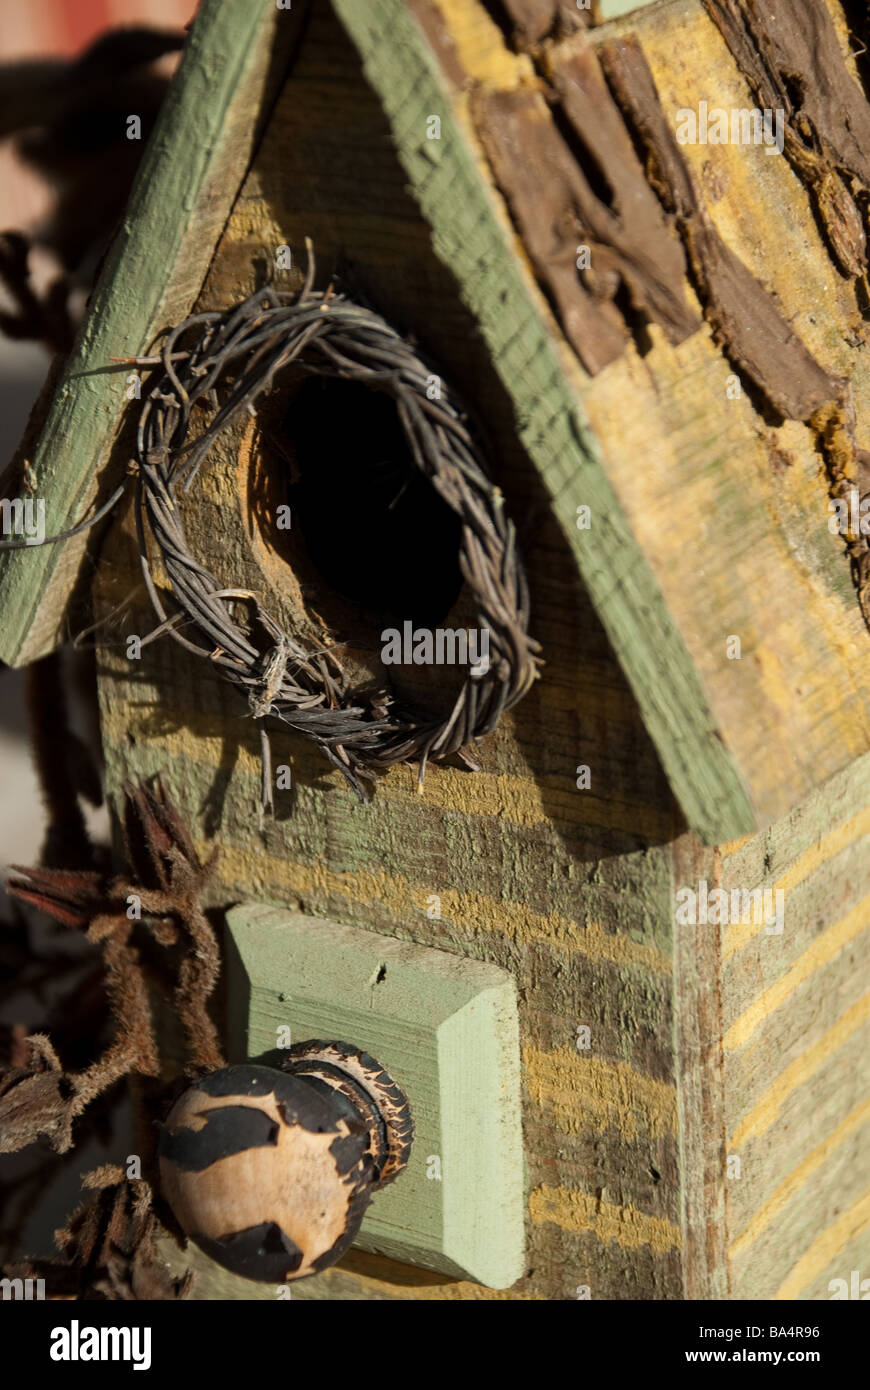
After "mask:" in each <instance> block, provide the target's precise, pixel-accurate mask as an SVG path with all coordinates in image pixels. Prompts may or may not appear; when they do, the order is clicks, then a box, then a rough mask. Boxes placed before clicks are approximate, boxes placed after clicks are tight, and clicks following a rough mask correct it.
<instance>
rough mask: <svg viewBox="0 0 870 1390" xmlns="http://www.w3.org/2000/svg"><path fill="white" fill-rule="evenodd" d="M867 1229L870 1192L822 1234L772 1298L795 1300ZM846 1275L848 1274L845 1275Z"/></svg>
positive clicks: (869, 1217) (869, 1215)
mask: <svg viewBox="0 0 870 1390" xmlns="http://www.w3.org/2000/svg"><path fill="white" fill-rule="evenodd" d="M868 1228H870V1191H867V1192H865V1194H864V1196H863V1197H861V1198H860V1199H859V1200H858V1201H857V1202H856V1203H855V1205H854V1206H853V1207H850V1208H849V1210H848V1211H844V1212H842V1213H841V1214H840V1216H838V1217H837V1220H836V1221H835V1222H834V1224H833V1225H832V1226H829V1227H828V1229H827V1230H826V1231H822V1233H821V1235H819V1236H817V1237H816V1239H815V1240H814V1241H813V1243H812V1245H811V1246H810V1248H809V1250H807V1252H806V1254H804V1255H802V1256H801V1258H800V1259H799V1260H798V1262H797V1264H796V1265H795V1266H794V1268H793V1269H792V1271H791V1273H790V1274H789V1276H788V1278H787V1279H786V1280H785V1282H784V1283H783V1284H781V1285H780V1287H779V1288H778V1289H777V1291H776V1293H775V1294H774V1295H773V1296H774V1298H775V1299H791V1298H797V1297H798V1295H799V1294H800V1293H801V1292H802V1290H803V1289H805V1288H806V1287H807V1285H808V1284H811V1283H812V1281H813V1279H814V1278H815V1277H816V1276H817V1275H818V1274H820V1273H821V1272H822V1270H823V1269H825V1268H826V1266H827V1265H829V1264H830V1263H831V1260H833V1259H835V1258H836V1257H837V1255H838V1254H839V1253H840V1251H841V1250H843V1249H844V1248H845V1247H846V1246H847V1245H849V1244H850V1243H851V1242H852V1241H853V1240H855V1239H856V1237H857V1236H860V1235H862V1234H863V1233H864V1231H866V1230H867V1229H868ZM846 1272H847V1273H848V1271H846Z"/></svg>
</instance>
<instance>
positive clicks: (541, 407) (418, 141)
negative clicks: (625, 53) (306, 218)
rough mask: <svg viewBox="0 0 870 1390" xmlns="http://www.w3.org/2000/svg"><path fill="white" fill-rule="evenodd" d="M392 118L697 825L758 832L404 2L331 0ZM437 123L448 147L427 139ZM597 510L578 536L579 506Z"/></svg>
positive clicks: (441, 250) (436, 240) (522, 431)
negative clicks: (431, 121) (431, 123)
mask: <svg viewBox="0 0 870 1390" xmlns="http://www.w3.org/2000/svg"><path fill="white" fill-rule="evenodd" d="M333 4H334V6H335V9H336V11H337V13H338V15H339V16H340V18H341V20H342V23H343V24H344V26H345V28H346V29H347V32H348V34H349V35H350V37H351V39H352V40H353V42H354V44H355V45H356V47H357V49H358V51H359V54H360V56H361V58H362V62H363V66H364V70H365V74H366V77H367V78H368V80H369V82H370V83H371V84H372V86H373V88H374V89H375V91H376V92H377V93H378V95H379V97H380V100H381V102H382V104H383V107H384V110H385V112H386V114H387V116H388V118H389V120H390V123H391V126H392V132H393V139H394V141H395V145H396V149H397V152H398V155H399V158H400V159H401V161H402V164H403V166H404V168H405V171H406V173H407V174H408V176H409V178H410V180H411V184H412V187H413V191H414V194H415V196H416V198H417V201H418V202H419V204H420V207H421V209H422V212H423V215H424V216H425V217H426V219H427V221H428V222H429V224H430V226H431V227H432V239H433V246H434V249H435V251H436V254H437V255H438V256H439V257H440V258H441V259H442V260H443V261H444V262H445V264H446V265H448V266H449V268H450V269H451V270H452V272H453V274H454V275H455V276H456V279H457V281H458V283H459V285H460V287H461V291H462V294H463V298H464V300H465V302H466V304H467V305H468V307H469V308H470V309H471V311H472V313H473V314H474V315H475V317H476V319H477V321H478V323H479V325H480V330H481V332H482V334H483V336H484V338H485V340H486V342H487V344H488V345H489V347H490V350H491V352H492V357H493V363H494V365H495V367H496V370H497V371H498V373H499V375H500V377H501V379H502V381H503V383H504V386H505V388H506V390H507V391H508V393H509V394H510V396H511V397H512V399H513V401H514V404H515V407H516V412H517V429H518V432H519V435H520V437H521V439H522V441H523V443H524V445H525V447H526V449H527V450H528V453H529V456H530V457H531V459H532V461H533V462H534V464H535V465H536V467H537V469H538V471H539V473H540V475H541V478H542V480H543V482H544V484H545V486H546V488H547V490H548V492H549V494H550V497H551V498H552V503H553V508H554V511H555V513H556V515H557V516H558V518H559V521H560V523H561V525H562V528H563V530H564V533H565V535H566V537H567V539H568V541H569V544H570V546H571V548H572V551H573V553H574V555H575V557H576V560H577V565H578V568H579V570H580V573H581V574H582V576H583V579H584V582H585V583H586V586H587V588H588V590H589V593H590V595H591V597H592V600H593V602H594V604H595V607H596V610H597V611H598V614H599V616H600V618H601V621H602V623H603V624H604V627H605V629H606V631H607V633H608V636H609V638H610V641H611V643H612V644H613V648H614V650H615V652H616V654H617V656H618V658H619V660H620V662H621V663H622V666H623V668H624V670H625V673H626V676H627V677H628V680H629V682H630V684H631V687H632V689H633V691H634V694H635V697H636V699H637V701H638V704H639V706H640V709H641V713H642V715H643V718H644V721H645V723H646V725H647V728H648V730H649V733H650V735H651V737H652V739H653V740H654V742H655V745H656V748H657V750H658V753H659V756H660V758H661V760H662V764H663V766H664V769H665V772H666V773H667V775H668V777H669V779H670V782H671V785H672V787H673V790H674V793H675V795H676V797H677V799H678V800H679V802H680V804H681V806H682V809H683V812H684V814H685V816H686V819H687V821H688V823H689V825H690V826H691V827H692V828H693V829H695V830H697V832H698V834H700V835H701V836H703V838H704V839H705V840H707V841H708V842H709V843H717V842H719V841H723V840H729V839H734V838H736V837H737V836H739V835H742V834H745V833H747V832H748V831H750V830H752V829H754V828H755V825H756V817H755V813H754V810H753V807H752V804H751V801H750V798H749V793H748V791H747V788H746V785H745V783H744V781H743V779H742V777H741V776H740V773H739V771H738V769H737V766H736V764H735V762H734V759H733V757H732V756H731V754H730V753H729V751H728V750H727V748H726V747H725V746H724V744H723V743H722V741H721V740H720V739H719V738H718V737H717V733H716V721H715V719H714V717H713V713H712V711H711V709H710V706H709V703H708V700H707V694H706V691H705V690H704V687H703V684H702V682H701V678H700V676H699V674H698V672H697V670H696V668H695V666H694V664H693V662H692V660H691V657H690V656H689V653H688V651H687V650H686V647H685V645H684V643H683V641H682V638H681V637H680V634H679V632H678V631H677V628H676V626H675V624H674V621H673V619H672V617H671V615H670V613H669V611H668V608H667V605H666V604H665V601H664V598H663V596H662V594H661V591H660V589H659V587H658V585H657V583H656V581H655V578H654V576H653V574H652V571H651V570H650V567H649V565H648V564H647V561H646V558H645V557H644V555H643V552H642V551H641V549H640V547H639V546H638V543H637V541H636V539H635V537H634V535H633V534H632V531H631V528H630V526H629V523H628V521H627V518H626V516H625V514H624V512H623V511H622V508H621V507H620V505H619V502H618V500H617V497H616V494H615V493H614V490H613V488H612V486H611V483H610V481H609V479H608V477H607V475H606V473H605V471H604V468H603V465H602V460H601V455H600V452H599V448H598V442H597V440H596V439H595V437H594V435H593V433H592V431H591V429H590V427H589V424H588V422H587V421H586V419H585V418H584V415H583V411H582V407H581V404H580V402H579V400H578V399H577V395H576V392H575V391H574V390H572V387H571V384H570V382H569V381H568V380H567V379H566V375H565V372H564V371H563V367H562V364H561V361H560V357H559V351H558V348H557V345H556V343H555V341H554V340H553V337H552V335H551V333H550V331H549V329H548V327H547V324H546V322H545V320H544V317H543V315H542V313H541V310H540V309H539V307H538V304H537V303H536V301H535V299H534V298H533V296H532V294H531V293H530V291H529V286H528V284H527V282H526V280H525V278H524V273H523V271H522V269H521V266H520V262H519V260H518V258H517V256H516V253H515V251H514V249H513V247H512V246H511V244H510V240H509V237H508V233H507V231H506V229H505V227H504V225H503V223H502V222H501V221H500V219H499V217H498V215H497V212H496V209H495V207H494V204H493V201H492V197H491V194H490V192H489V190H488V189H487V187H486V185H485V183H484V181H483V179H482V178H481V175H480V172H479V169H478V167H477V164H476V161H475V157H474V155H473V153H472V151H471V149H470V147H469V144H468V141H467V139H466V136H465V134H464V132H463V131H462V129H461V128H460V126H459V124H458V122H457V121H456V119H455V116H454V113H453V109H452V105H451V100H450V97H449V95H448V92H447V90H446V88H445V85H444V80H443V78H442V76H441V73H440V70H439V68H438V66H437V62H436V59H435V57H434V55H433V53H432V51H431V49H430V47H429V44H428V42H427V41H426V38H425V36H424V34H423V32H422V30H421V29H420V28H419V26H418V25H417V23H416V21H415V20H414V19H413V17H412V15H411V14H410V12H409V11H408V9H407V7H406V6H405V4H404V3H403V0H333ZM433 113H434V114H437V115H439V116H440V117H441V140H440V141H439V142H434V141H430V140H428V139H427V138H426V129H427V117H428V116H429V115H430V114H433ZM580 502H583V503H586V504H589V505H590V506H591V507H592V514H593V517H594V521H593V526H592V529H591V530H588V531H583V532H581V531H578V530H577V527H576V508H577V505H578V503H580Z"/></svg>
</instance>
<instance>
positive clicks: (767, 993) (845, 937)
mask: <svg viewBox="0 0 870 1390" xmlns="http://www.w3.org/2000/svg"><path fill="white" fill-rule="evenodd" d="M868 926H870V895H868V896H867V897H865V898H862V899H861V901H860V902H859V903H858V904H857V906H856V907H853V908H852V911H851V912H847V914H846V916H845V917H841V918H840V920H839V922H835V923H834V924H833V926H830V927H828V929H827V931H825V932H822V934H821V936H818V937H816V939H815V941H814V942H813V944H812V945H811V946H810V947H809V948H808V949H807V950H806V951H804V953H803V955H802V956H800V957H799V958H798V959H797V960H796V961H795V963H794V965H793V966H792V967H791V969H790V970H787V971H786V973H785V974H784V975H783V976H782V978H781V979H779V980H777V981H776V983H775V984H773V985H771V986H770V988H769V989H765V990H762V992H761V994H759V996H758V998H757V999H756V1000H755V1001H754V1002H753V1003H752V1004H750V1006H749V1008H748V1009H746V1010H745V1011H744V1012H743V1013H742V1014H741V1015H740V1017H739V1018H737V1019H735V1020H734V1022H733V1023H732V1024H731V1027H730V1028H729V1029H728V1031H727V1033H726V1034H725V1037H724V1040H723V1046H724V1047H725V1050H726V1052H736V1051H737V1049H738V1048H740V1047H743V1046H744V1045H745V1044H746V1043H747V1042H748V1041H749V1039H750V1038H751V1037H752V1034H753V1033H754V1032H755V1030H756V1029H757V1028H760V1026H761V1024H762V1023H763V1022H764V1020H765V1019H766V1018H767V1017H768V1015H769V1014H772V1013H773V1012H774V1010H775V1009H779V1008H781V1006H782V1005H783V1004H784V1003H785V1001H786V1000H787V999H788V997H789V995H791V994H794V992H795V990H797V989H800V987H801V985H803V984H805V983H806V981H807V980H808V979H809V978H810V976H811V975H813V974H815V972H816V971H817V970H820V969H821V968H822V966H824V965H827V964H828V962H829V961H832V960H833V959H834V957H835V956H836V955H837V954H838V953H839V952H840V951H842V950H843V948H844V947H845V946H848V944H849V942H850V941H854V939H855V937H856V936H860V935H861V932H862V931H864V930H865V929H866V928H867V927H868Z"/></svg>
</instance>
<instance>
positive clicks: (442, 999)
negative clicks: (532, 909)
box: [227, 905, 525, 1289]
mask: <svg viewBox="0 0 870 1390" xmlns="http://www.w3.org/2000/svg"><path fill="white" fill-rule="evenodd" d="M227 922H228V927H229V943H228V944H229V950H228V957H229V959H228V1008H229V1059H230V1061H231V1062H241V1061H244V1060H245V1059H250V1058H254V1057H262V1055H263V1054H264V1053H265V1054H268V1053H273V1052H274V1051H275V1049H276V1047H278V1046H279V1045H281V1044H283V1045H285V1046H286V1045H287V1044H288V1041H292V1042H293V1043H298V1042H304V1041H305V1039H306V1038H326V1039H329V1040H332V1041H340V1042H347V1043H352V1044H353V1045H354V1046H356V1047H362V1048H364V1049H365V1050H366V1051H368V1052H370V1053H371V1054H372V1055H373V1056H374V1057H376V1058H377V1060H378V1061H379V1062H380V1063H381V1065H382V1066H384V1067H386V1069H387V1071H389V1072H390V1074H391V1075H392V1076H393V1077H394V1079H395V1080H396V1081H397V1082H398V1084H399V1085H400V1086H401V1087H402V1088H403V1090H404V1091H405V1094H406V1095H407V1097H408V1100H409V1101H410V1104H411V1109H412V1112H413V1116H414V1124H415V1128H416V1134H415V1139H414V1146H413V1150H412V1154H411V1159H410V1162H409V1165H408V1168H407V1169H406V1171H405V1172H404V1173H402V1174H401V1176H400V1177H399V1178H398V1179H397V1180H396V1181H395V1182H394V1183H393V1184H392V1185H391V1186H390V1187H388V1188H386V1189H385V1190H384V1191H383V1192H381V1193H379V1194H378V1195H377V1196H376V1197H375V1198H374V1200H373V1202H372V1205H371V1207H370V1208H369V1212H368V1215H367V1216H366V1219H365V1221H364V1222H363V1225H362V1229H361V1232H360V1236H359V1239H358V1240H357V1246H358V1247H359V1248H360V1249H363V1250H368V1251H373V1252H376V1253H378V1254H382V1255H386V1256H388V1257H389V1258H392V1259H396V1260H401V1261H403V1262H405V1263H408V1264H415V1265H422V1266H424V1267H426V1268H428V1269H435V1270H439V1271H441V1272H442V1273H445V1274H452V1275H455V1276H456V1277H457V1278H462V1279H472V1280H475V1281H476V1282H477V1283H480V1284H486V1285H488V1286H489V1287H491V1288H496V1289H502V1288H508V1287H509V1286H510V1285H511V1284H513V1283H514V1282H515V1280H516V1279H518V1278H519V1277H520V1275H521V1274H522V1272H523V1268H524V1264H523V1227H524V1210H525V1202H524V1193H523V1147H522V1127H521V1119H520V1059H519V1033H518V1027H517V1013H516V991H515V988H514V982H513V979H512V977H511V976H510V975H509V974H507V972H506V971H504V970H501V969H499V968H498V967H497V966H495V965H489V964H487V963H485V962H483V961H475V960H467V959H465V958H464V957H459V956H453V955H449V954H448V953H447V952H446V951H435V950H432V949H431V948H430V947H424V946H416V945H413V944H412V943H411V942H407V941H397V940H395V939H394V938H393V937H386V936H379V935H377V934H375V933H374V932H368V931H361V930H360V929H359V928H357V927H348V926H341V925H339V924H338V923H336V922H328V921H324V920H323V919H322V918H317V917H306V916H304V915H303V914H302V913H297V912H290V911H288V910H285V909H282V908H274V907H266V906H262V905H248V906H240V907H235V908H233V909H232V910H231V911H230V912H229V913H228V914H227ZM288 1028H289V1029H290V1034H291V1037H290V1039H289V1040H288V1038H287V1035H286V1032H282V1031H281V1030H286V1029H288ZM272 1060H275V1059H274V1058H273V1059H272Z"/></svg>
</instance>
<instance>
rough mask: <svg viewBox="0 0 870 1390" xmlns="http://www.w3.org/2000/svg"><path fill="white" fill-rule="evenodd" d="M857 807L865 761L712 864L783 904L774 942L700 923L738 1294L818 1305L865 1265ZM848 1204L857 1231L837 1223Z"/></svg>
mask: <svg viewBox="0 0 870 1390" xmlns="http://www.w3.org/2000/svg"><path fill="white" fill-rule="evenodd" d="M868 800H870V760H868V759H867V758H863V759H861V760H860V761H859V762H858V763H856V764H855V766H854V767H852V768H850V769H849V770H848V771H847V772H846V773H845V774H842V775H841V776H840V777H837V778H835V779H834V780H833V781H832V782H831V784H830V785H829V787H828V788H827V789H826V791H825V793H824V795H820V794H817V795H815V796H813V797H811V798H810V799H809V800H808V801H807V802H806V803H805V804H804V805H803V806H801V807H800V808H798V809H797V810H796V811H795V812H794V813H793V814H792V815H791V816H789V817H788V818H787V819H786V820H784V821H783V822H781V823H780V824H779V825H777V826H775V827H772V828H771V830H770V831H768V832H767V834H765V835H762V836H758V837H756V838H755V839H753V840H751V841H749V842H748V843H746V844H744V845H741V846H739V847H736V848H735V849H734V850H733V851H731V852H726V853H723V854H722V856H721V870H720V875H719V881H720V882H721V885H722V887H724V888H726V889H728V890H730V889H732V888H733V887H735V886H738V885H739V886H740V887H741V888H743V887H755V886H758V887H761V888H762V889H769V890H770V891H771V892H774V893H775V892H777V891H780V892H781V893H782V895H783V897H782V903H783V917H782V921H783V931H782V933H781V934H778V933H776V932H768V931H767V930H766V928H765V926H764V925H762V924H759V923H756V922H751V923H748V924H746V923H736V924H730V925H727V926H724V927H720V928H719V929H718V930H717V929H716V928H715V927H708V928H707V930H708V931H710V932H711V933H713V934H715V935H716V936H717V937H719V939H720V941H721V954H722V968H721V1001H722V1002H721V1007H722V1019H721V1032H722V1049H723V1095H724V1103H725V1124H726V1129H727V1141H726V1144H727V1151H728V1153H729V1154H735V1155H737V1156H739V1159H740V1165H741V1173H740V1177H739V1178H738V1179H735V1180H734V1181H729V1182H728V1184H727V1217H726V1221H727V1231H728V1259H729V1270H730V1282H731V1287H732V1289H733V1296H734V1297H737V1298H747V1297H760V1298H774V1297H783V1298H786V1297H788V1298H812V1297H828V1296H829V1294H828V1291H827V1281H828V1280H830V1279H832V1278H837V1277H846V1278H848V1275H849V1271H850V1270H851V1269H852V1268H862V1267H865V1266H866V1263H867V1252H868V1250H870V1237H868V1230H870V1227H868V1224H867V1223H866V1222H864V1221H863V1218H862V1217H861V1216H860V1213H861V1210H862V1209H861V1202H862V1201H863V1200H864V1198H865V1194H866V1192H867V1188H868V1185H870V1169H868V1157H867V1156H868V1153H870V1149H868V1137H870V1086H868V1075H867V1056H868V1047H870V869H868V856H867V850H868V843H870V816H868V812H867V809H866V808H867V803H868ZM853 1208H854V1209H855V1212H857V1214H856V1215H854V1229H853V1226H852V1225H850V1222H849V1221H846V1222H844V1221H843V1220H842V1219H841V1218H842V1216H843V1213H844V1212H850V1211H852V1210H853ZM850 1219H851V1218H850ZM850 1244H851V1245H852V1247H853V1253H848V1251H847V1249H846V1248H844V1247H848V1246H849V1245H850ZM859 1252H860V1253H859ZM849 1259H851V1260H852V1264H849V1263H848V1261H849Z"/></svg>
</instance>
